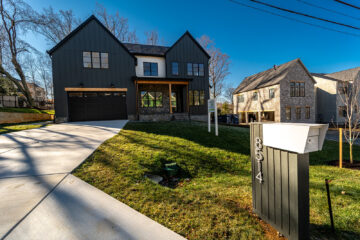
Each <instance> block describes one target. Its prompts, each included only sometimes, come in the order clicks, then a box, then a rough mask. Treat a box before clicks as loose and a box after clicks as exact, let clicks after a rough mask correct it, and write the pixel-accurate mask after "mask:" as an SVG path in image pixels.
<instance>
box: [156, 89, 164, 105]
mask: <svg viewBox="0 0 360 240" xmlns="http://www.w3.org/2000/svg"><path fill="white" fill-rule="evenodd" d="M162 106H163V97H162V92H156V107H162Z"/></svg>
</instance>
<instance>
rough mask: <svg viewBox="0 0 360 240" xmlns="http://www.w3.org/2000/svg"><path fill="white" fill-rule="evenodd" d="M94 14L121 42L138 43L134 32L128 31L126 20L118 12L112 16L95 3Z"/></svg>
mask: <svg viewBox="0 0 360 240" xmlns="http://www.w3.org/2000/svg"><path fill="white" fill-rule="evenodd" d="M95 14H96V16H97V17H98V18H99V20H100V21H101V22H102V23H103V24H104V25H105V27H106V28H107V29H109V30H110V32H112V34H114V36H115V37H116V38H118V39H119V40H120V41H121V42H131V43H137V42H138V39H137V36H136V32H135V30H134V31H129V23H128V19H127V18H124V17H122V16H120V14H119V12H118V11H116V13H115V14H113V15H112V14H109V13H108V11H107V10H106V8H105V7H104V6H103V5H101V4H100V3H96V10H95Z"/></svg>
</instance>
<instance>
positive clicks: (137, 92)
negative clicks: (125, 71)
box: [135, 81, 139, 120]
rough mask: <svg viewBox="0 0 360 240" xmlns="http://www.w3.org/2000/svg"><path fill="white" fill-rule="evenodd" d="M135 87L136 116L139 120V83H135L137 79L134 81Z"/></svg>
mask: <svg viewBox="0 0 360 240" xmlns="http://www.w3.org/2000/svg"><path fill="white" fill-rule="evenodd" d="M135 87H136V92H135V97H136V101H135V104H136V108H135V109H136V118H137V120H139V84H138V83H137V81H135Z"/></svg>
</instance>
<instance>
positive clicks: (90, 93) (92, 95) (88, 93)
mask: <svg viewBox="0 0 360 240" xmlns="http://www.w3.org/2000/svg"><path fill="white" fill-rule="evenodd" d="M96 96H97V93H94V92H87V93H84V97H96Z"/></svg>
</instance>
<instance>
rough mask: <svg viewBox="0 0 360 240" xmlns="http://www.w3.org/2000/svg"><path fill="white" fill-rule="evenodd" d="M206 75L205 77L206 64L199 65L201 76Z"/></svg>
mask: <svg viewBox="0 0 360 240" xmlns="http://www.w3.org/2000/svg"><path fill="white" fill-rule="evenodd" d="M204 75H205V71H204V64H199V76H204Z"/></svg>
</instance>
